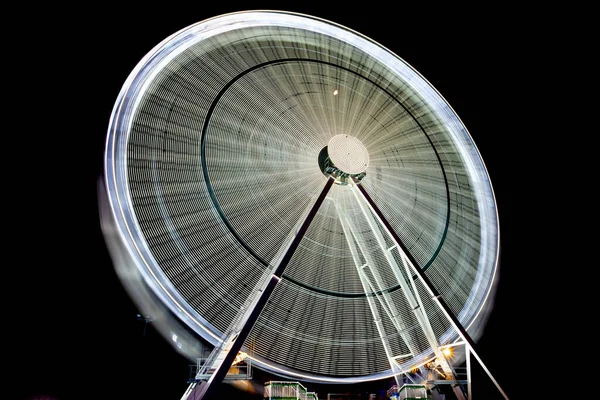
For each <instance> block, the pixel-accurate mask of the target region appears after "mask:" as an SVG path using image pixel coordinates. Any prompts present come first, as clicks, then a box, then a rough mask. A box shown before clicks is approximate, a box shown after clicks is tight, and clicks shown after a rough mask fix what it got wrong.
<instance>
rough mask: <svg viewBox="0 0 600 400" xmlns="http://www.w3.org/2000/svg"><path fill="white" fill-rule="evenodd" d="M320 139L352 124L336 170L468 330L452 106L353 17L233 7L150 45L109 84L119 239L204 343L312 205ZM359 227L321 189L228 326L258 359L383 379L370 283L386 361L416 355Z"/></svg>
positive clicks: (488, 235) (490, 205)
mask: <svg viewBox="0 0 600 400" xmlns="http://www.w3.org/2000/svg"><path fill="white" fill-rule="evenodd" d="M338 135H348V136H350V137H352V138H354V139H355V140H356V142H352V143H350V142H346V145H349V146H352V145H355V146H356V147H354V148H353V151H354V153H353V154H354V156H353V157H352V158H348V159H344V160H342V159H341V158H339V157H340V156H338V159H339V160H340V162H341V163H345V166H346V168H349V169H352V171H346V172H349V173H357V172H362V171H359V169H360V168H359V167H358V165H359V164H361V165H362V164H365V165H364V168H366V173H367V174H366V176H365V178H364V179H363V180H362V182H361V185H363V187H364V188H365V190H366V191H367V192H368V193H369V194H370V196H371V198H372V199H373V200H374V201H375V202H376V203H377V205H378V207H379V208H380V209H381V211H382V213H383V214H384V215H385V216H386V218H387V220H388V221H389V222H390V224H391V225H392V227H393V228H394V229H395V232H396V233H397V234H398V236H399V237H400V238H401V239H402V240H403V243H404V244H405V246H406V247H407V249H408V251H410V252H411V254H412V256H413V257H414V258H415V259H416V260H417V262H418V263H419V266H418V267H420V268H422V269H423V270H425V273H426V274H427V276H428V277H429V278H430V280H431V281H432V282H433V283H434V285H436V288H437V290H438V291H439V292H440V293H441V294H442V296H443V297H444V299H445V300H446V302H447V303H448V305H449V306H450V307H451V308H452V310H453V311H454V312H455V313H456V315H457V316H458V318H459V319H460V321H461V322H462V323H463V325H464V326H466V327H468V329H469V331H471V332H473V333H474V335H475V326H476V325H477V324H482V323H484V322H485V313H484V312H483V311H485V310H486V308H488V305H489V303H490V298H489V297H491V296H490V293H491V289H492V286H493V282H494V276H495V274H496V269H497V258H498V222H497V215H496V205H495V200H494V195H493V191H492V187H491V184H490V182H489V179H488V176H487V172H486V170H485V166H484V164H483V162H482V160H481V158H480V156H479V153H478V151H477V149H476V147H475V145H474V143H473V142H472V140H471V137H470V135H469V134H468V132H467V131H466V129H465V127H464V126H463V124H462V123H461V122H460V120H459V118H458V117H457V116H456V115H455V113H454V112H453V110H452V109H451V108H450V107H449V105H448V104H447V103H446V102H445V101H444V99H443V98H442V97H441V96H440V95H439V94H438V93H437V91H436V90H435V89H434V88H432V87H431V85H430V84H429V83H428V82H427V81H426V80H425V79H424V78H423V77H421V76H420V75H419V74H418V73H417V72H416V71H414V70H413V69H412V68H411V67H410V66H409V65H407V64H406V63H405V62H404V61H403V60H402V59H400V58H399V57H398V56H396V55H394V54H392V53H391V52H389V51H388V50H386V49H385V48H383V47H382V46H381V45H379V44H377V43H375V42H373V41H372V40H370V39H368V38H366V37H364V36H362V35H361V34H359V33H357V32H353V31H351V30H349V29H347V28H344V27H342V26H339V25H337V24H335V23H332V22H329V21H324V20H321V19H318V18H314V17H310V16H306V15H300V14H292V13H286V12H276V11H251V12H250V11H249V12H238V13H232V14H227V15H222V16H218V17H215V18H212V19H209V20H206V21H202V22H199V23H197V24H194V25H192V26H190V27H187V28H185V29H183V30H181V31H179V32H177V33H175V34H173V35H172V36H170V37H169V38H167V39H165V40H164V41H163V42H162V43H160V44H159V45H157V46H156V47H155V48H154V49H153V50H152V51H151V52H150V53H149V54H148V55H147V56H146V57H145V58H144V59H143V60H141V61H140V63H139V64H138V66H137V67H136V68H135V70H134V71H133V72H132V73H131V75H130V76H129V78H128V80H127V81H126V83H125V85H124V86H123V88H122V91H121V93H120V95H119V98H118V99H117V102H116V104H115V107H114V111H113V114H112V118H111V121H110V126H109V132H108V139H107V148H106V176H105V177H106V181H107V188H108V193H109V196H110V200H111V205H112V209H113V213H114V215H115V219H116V220H117V225H118V227H119V231H120V234H121V236H122V239H123V241H124V242H125V243H126V244H127V247H128V249H129V251H130V252H131V255H132V256H133V257H134V258H135V259H136V260H137V264H138V268H139V269H140V271H141V272H142V275H143V276H144V279H145V280H146V283H147V284H148V286H150V287H151V288H153V290H154V291H155V292H156V294H157V296H159V297H160V298H161V299H163V301H164V302H165V304H166V305H167V306H168V307H169V308H170V309H171V310H172V311H173V312H174V313H176V314H177V315H179V316H181V318H182V320H184V321H185V322H186V323H187V324H188V325H189V327H190V328H191V329H193V330H194V331H196V332H197V333H198V334H200V335H201V336H202V337H204V338H205V339H206V340H208V341H209V342H211V343H212V344H216V343H218V342H219V340H220V339H221V338H222V336H223V332H225V331H226V329H227V328H228V326H229V325H230V323H231V322H232V321H233V320H234V318H235V316H236V315H237V313H238V312H239V310H240V308H241V307H242V306H243V305H244V303H245V302H246V301H247V299H248V298H249V297H250V296H251V295H252V294H253V292H254V289H255V287H256V286H257V284H258V283H259V281H260V280H261V277H262V276H263V274H264V273H266V272H268V271H269V270H270V269H271V268H273V266H274V264H275V263H276V260H277V257H278V255H279V254H280V253H281V252H282V251H283V249H285V247H286V245H287V244H288V243H289V241H290V238H291V237H292V236H293V235H294V233H295V230H296V229H297V228H298V226H299V224H300V223H301V222H302V221H303V219H304V217H305V215H306V213H307V212H308V210H309V209H310V208H311V206H312V205H313V203H314V201H315V198H316V197H317V196H318V194H319V193H320V191H321V190H322V188H323V186H324V184H325V181H326V179H327V178H326V177H325V176H324V175H323V173H322V172H321V170H320V168H319V165H318V163H317V159H318V155H319V152H320V151H321V149H323V147H324V146H327V145H328V143H330V141H331V140H332V138H336V137H341V136H338ZM357 143H359V144H360V146H363V147H362V149H364V152H363V150H362V149H361V148H360V147H358V145H357ZM365 154H366V158H365ZM338 159H336V162H337V160H338ZM367 165H368V166H367ZM364 168H363V170H364ZM340 208H341V209H342V210H343V212H344V214H345V215H347V216H348V218H349V219H350V220H352V221H353V227H354V231H355V232H357V235H356V238H355V239H352V238H349V237H348V236H347V235H346V234H345V233H344V229H343V227H342V225H341V223H340V216H339V213H338V210H339V209H340ZM381 232H383V229H381ZM376 234H377V232H376V231H374V230H373V226H372V225H370V224H369V221H368V219H367V218H366V217H365V214H364V213H363V211H362V210H361V208H360V206H359V203H358V202H357V199H356V197H355V194H354V192H353V188H352V185H346V186H342V185H333V187H332V189H331V190H330V192H329V194H328V197H327V199H326V200H325V202H324V203H323V205H322V206H321V207H320V209H319V211H318V213H317V215H316V217H315V219H314V221H313V222H312V224H311V225H310V227H309V229H308V232H307V233H306V236H305V237H304V238H303V239H302V241H301V243H300V246H299V248H298V249H297V251H296V252H295V253H294V256H293V258H292V260H291V262H290V264H289V266H288V267H287V269H286V270H285V272H284V275H283V278H282V280H281V282H280V283H279V284H278V286H277V287H276V289H275V292H274V294H273V295H272V296H271V298H270V299H269V302H268V304H267V306H266V308H265V309H264V310H263V312H262V314H261V315H260V318H259V319H258V321H257V322H256V324H255V325H254V328H253V330H252V332H251V334H250V336H249V337H248V339H247V341H246V345H245V348H246V350H247V351H248V352H249V353H250V354H251V356H252V357H253V358H254V359H255V361H256V363H257V364H258V366H260V367H263V368H265V369H267V370H271V371H274V372H278V373H282V374H283V373H284V374H286V375H289V376H293V377H298V378H300V379H305V380H311V379H314V380H323V381H332V382H336V381H340V382H341V381H350V380H351V381H361V380H369V379H375V378H381V377H386V376H389V375H390V373H391V371H390V364H389V362H388V358H387V356H386V353H385V349H384V346H383V344H382V343H383V342H382V338H381V337H380V335H379V333H378V330H377V327H376V324H375V322H374V316H373V312H372V310H371V309H370V307H369V298H370V297H371V298H373V296H385V299H386V301H391V302H392V303H393V304H394V306H395V308H396V309H397V311H398V313H399V315H398V316H397V318H398V319H399V320H400V321H401V322H402V323H401V325H402V327H403V330H402V331H401V332H399V331H398V330H397V329H395V328H394V325H393V324H392V322H391V320H390V318H389V317H387V315H386V313H385V310H383V309H379V310H378V311H379V314H380V315H382V316H383V318H382V324H383V326H384V328H385V332H386V337H385V340H386V341H387V342H388V343H389V346H390V349H391V350H392V351H393V353H394V354H397V355H404V356H403V357H401V358H399V363H400V365H401V367H402V368H403V369H405V370H408V369H410V368H412V367H413V366H415V365H419V364H421V363H423V362H424V361H426V360H428V359H430V358H431V357H432V355H433V352H432V349H431V346H430V344H429V342H428V340H427V338H426V337H425V335H424V333H423V329H422V327H421V326H420V325H419V323H418V321H417V319H416V318H415V314H414V311H413V310H412V308H411V306H410V305H409V302H408V301H407V296H406V294H405V293H404V292H403V290H402V288H401V287H400V285H399V282H398V278H397V276H396V274H395V273H394V271H393V270H392V268H393V267H392V266H391V265H390V263H389V262H388V261H387V259H386V255H385V254H384V253H385V250H384V249H382V247H381V246H380V245H379V244H378V242H377V240H376ZM385 239H386V240H387V246H388V247H390V246H392V242H391V241H390V240H389V239H388V238H387V236H386V237H385ZM353 240H354V241H353ZM350 243H356V244H357V245H358V248H360V249H361V250H362V252H361V253H360V256H359V258H360V260H359V261H360V262H361V263H369V264H370V265H371V266H372V267H373V268H374V270H376V271H377V275H378V277H377V276H375V275H373V276H371V277H370V278H371V281H373V282H375V281H378V285H379V286H378V289H379V293H376V292H377V291H373V290H370V289H369V288H366V287H365V286H364V284H363V282H361V279H360V277H359V274H358V273H357V266H356V262H355V261H356V260H355V259H354V258H353V257H352V254H351V251H350V247H349V246H350ZM393 254H394V257H395V259H396V262H397V264H398V265H399V266H402V265H403V264H402V260H401V258H400V256H399V253H397V252H394V253H393ZM369 273H371V272H368V273H367V274H369ZM371 274H372V273H371ZM401 274H402V275H403V279H405V280H406V281H407V282H409V281H413V280H414V282H415V285H416V288H417V293H418V295H419V296H420V298H421V299H422V301H423V305H424V307H425V309H426V313H427V315H428V317H429V320H430V321H431V327H432V329H433V331H434V332H435V335H436V337H437V339H438V341H439V343H440V344H448V343H451V342H452V341H454V340H456V339H457V337H458V336H457V334H456V333H455V332H454V331H453V329H452V328H451V327H450V325H449V323H448V321H447V320H446V319H445V318H444V317H443V316H442V313H441V312H440V310H438V309H437V307H436V306H435V304H434V303H433V301H432V300H431V299H429V297H428V296H427V291H426V290H425V289H424V287H423V286H422V284H421V283H420V281H419V280H417V279H415V277H414V276H412V275H407V274H406V271H405V270H404V268H403V267H401ZM375 304H380V303H378V302H376V303H375ZM378 307H379V305H378ZM475 337H477V336H476V335H475Z"/></svg>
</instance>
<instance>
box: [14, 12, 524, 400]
mask: <svg viewBox="0 0 600 400" xmlns="http://www.w3.org/2000/svg"><path fill="white" fill-rule="evenodd" d="M191 4H193V6H190V4H185V3H178V2H166V3H164V4H162V3H161V4H160V8H159V7H158V6H157V5H149V4H139V5H137V6H134V5H132V4H113V5H107V4H101V5H100V4H98V5H97V6H94V5H88V6H85V7H84V8H77V7H66V6H62V7H61V6H52V7H51V6H45V7H44V8H42V9H40V8H35V10H29V12H27V13H24V14H22V15H16V16H15V19H17V20H18V22H20V23H21V24H20V26H21V28H20V29H21V35H20V36H19V39H18V40H16V43H17V46H16V47H18V48H19V51H18V52H15V53H13V54H11V55H12V56H11V57H10V58H9V61H7V62H6V63H7V66H8V68H9V69H10V70H12V71H15V72H16V73H15V74H14V76H18V78H15V79H14V80H13V82H11V83H12V84H13V85H16V86H17V89H18V90H17V93H16V94H15V95H14V97H13V102H12V103H13V104H14V105H16V107H15V108H16V112H15V113H14V114H11V115H10V116H11V120H13V121H16V126H15V127H13V128H10V131H9V132H8V133H7V136H9V137H10V140H14V141H15V142H16V145H14V146H8V147H7V148H8V151H7V152H6V157H10V159H11V160H19V161H13V162H11V163H10V165H11V167H10V168H8V169H7V172H6V175H5V177H6V180H5V184H6V187H8V188H10V191H8V193H9V194H8V195H5V201H8V203H9V204H10V206H9V207H7V208H6V221H8V223H7V224H6V225H5V229H6V232H7V234H8V237H9V240H8V241H7V242H5V246H6V247H5V252H6V253H7V254H8V255H10V257H8V258H6V259H5V262H6V263H7V264H6V265H5V269H6V271H9V272H8V274H7V280H6V281H5V282H4V286H5V290H6V291H5V293H6V294H9V296H7V298H9V300H8V302H7V303H6V304H7V306H6V309H7V311H8V312H7V313H6V314H5V317H6V318H5V320H4V323H3V327H4V332H5V335H4V337H5V339H4V341H5V348H6V354H7V355H8V356H9V359H8V360H6V359H5V361H6V362H7V365H9V366H10V368H9V373H8V375H7V377H8V379H7V381H6V382H7V383H8V388H7V390H8V392H9V393H12V394H13V395H12V396H9V398H15V399H28V400H31V399H65V400H66V399H165V400H167V399H169V400H171V399H179V398H180V397H181V395H182V394H183V392H184V391H185V389H186V387H187V382H186V380H187V378H188V376H189V364H190V362H189V361H188V360H186V359H184V358H182V356H180V355H179V354H177V353H176V352H175V351H174V350H173V349H172V348H171V347H170V345H169V344H168V343H167V342H166V341H165V340H164V339H163V338H162V336H160V335H159V333H158V332H157V331H155V330H154V328H153V327H152V324H149V325H148V329H147V331H146V334H145V335H144V334H143V332H144V327H143V324H142V323H141V322H140V321H138V320H137V318H136V314H137V312H138V310H137V309H136V307H135V306H134V304H133V302H132V301H131V300H130V299H129V297H128V295H127V293H126V292H125V291H124V289H123V288H122V286H121V284H120V282H119V280H118V278H117V276H116V274H115V272H114V269H113V266H112V264H111V260H110V258H109V255H108V252H107V249H106V247H105V244H104V239H103V236H102V233H101V229H100V220H99V216H98V197H97V180H98V178H99V177H100V176H101V174H102V172H103V170H102V162H103V156H104V144H105V139H106V131H107V128H108V122H109V117H110V114H111V111H112V107H113V105H114V103H115V101H116V98H117V95H118V94H119V91H120V89H121V86H122V85H123V83H124V81H125V80H126V78H127V77H128V75H129V74H130V72H131V71H132V70H133V68H134V67H135V66H136V64H137V63H138V62H139V60H140V59H141V58H142V57H143V56H144V55H145V54H146V53H147V52H149V51H150V50H151V49H152V48H153V47H154V46H155V45H157V44H158V43H159V42H160V41H162V40H163V39H164V38H166V37H167V36H169V35H171V34H172V33H175V32H176V31H178V30H180V29H182V28H184V27H186V26H188V25H191V24H193V23H195V22H198V21H201V20H203V19H206V18H209V17H212V16H216V15H219V14H223V13H226V12H231V11H237V10H247V9H280V10H287V11H296V12H301V13H306V14H311V15H314V16H318V17H321V18H325V19H328V20H331V21H334V22H337V23H340V24H342V25H345V26H347V27H349V28H351V29H354V30H356V31H358V32H360V33H362V34H364V35H366V36H368V37H370V38H371V39H373V40H375V41H377V42H379V43H380V44H382V45H384V46H385V47H387V48H388V49H390V50H391V51H393V52H394V53H396V54H397V55H399V56H400V57H401V58H402V59H404V60H405V61H407V62H408V63H409V64H410V65H412V66H413V67H414V68H415V69H416V70H417V71H419V72H420V73H421V74H422V75H423V76H424V77H425V78H426V79H427V80H428V81H429V82H430V83H431V84H432V85H433V86H434V87H435V88H436V89H437V90H438V91H439V92H440V93H441V94H442V96H443V97H444V98H445V99H446V100H447V101H448V102H449V104H450V105H451V106H452V107H453V108H454V110H455V111H456V113H457V114H458V115H459V117H460V118H461V119H462V120H463V122H464V124H465V126H466V127H467V129H468V130H469V132H470V133H471V135H472V137H473V139H474V141H475V143H476V145H477V147H478V149H479V151H480V152H481V155H482V158H483V160H484V162H485V164H486V166H487V168H488V172H489V175H490V178H491V182H492V185H493V187H494V191H495V195H496V198H497V204H498V212H499V217H500V230H501V264H500V281H499V287H498V292H497V296H496V301H495V308H494V311H493V313H492V315H491V317H490V319H489V322H488V324H487V326H486V329H485V332H484V335H483V337H482V338H481V340H480V341H479V342H478V346H479V354H480V356H481V357H482V359H483V360H484V362H485V364H486V366H487V367H488V368H489V369H490V371H491V372H492V374H493V375H494V377H495V378H496V379H497V380H498V382H499V383H500V385H501V386H502V388H503V389H504V390H505V392H506V393H507V395H508V396H509V397H510V398H511V399H519V398H525V397H526V396H525V395H521V394H520V393H519V390H520V389H519V385H520V384H521V378H520V377H519V372H520V371H519V369H520V367H517V365H518V364H519V361H520V360H523V359H525V358H526V357H527V355H528V354H531V349H529V348H528V346H527V343H528V341H527V340H525V338H526V337H527V334H528V330H529V329H530V328H528V327H527V324H528V321H527V320H526V310H527V308H528V306H529V303H528V301H529V300H528V298H527V297H526V295H527V294H528V293H527V291H528V290H529V288H528V284H527V283H526V281H527V271H528V269H529V268H530V267H529V266H528V265H526V263H525V261H524V260H523V259H522V258H521V256H520V254H521V251H522V250H523V249H522V246H521V241H522V238H523V237H525V236H526V235H527V219H526V218H524V217H523V215H526V213H527V210H524V205H523V204H522V203H521V202H519V203H518V202H517V199H518V196H517V193H518V192H517V186H516V185H517V183H515V182H517V181H522V180H523V179H524V178H525V177H526V175H527V172H526V171H523V170H522V169H521V168H520V157H521V153H520V150H519V148H520V146H519V145H518V143H519V138H520V137H521V136H522V135H525V134H526V132H523V131H522V130H520V128H519V124H517V123H515V121H518V119H519V118H520V111H519V110H520V108H519V107H520V103H522V102H526V97H527V96H526V95H521V96H518V95H516V93H519V92H520V91H522V86H520V84H519V83H518V82H520V80H521V79H522V77H521V74H522V72H521V71H523V68H522V67H523V61H522V60H523V58H522V53H523V52H526V49H525V48H526V46H525V45H524V42H526V40H525V39H524V38H523V36H522V35H521V34H520V33H519V31H518V27H519V25H520V19H519V10H518V9H510V10H507V9H493V8H489V9H487V10H479V9H477V8H469V9H467V8H466V7H465V8H464V9H461V8H452V7H447V8H443V9H440V8H438V7H436V6H433V5H430V6H429V5H424V6H423V7H415V8H405V6H404V5H402V4H400V3H389V4H388V3H378V2H372V3H367V4H361V7H353V6H351V5H350V3H347V4H346V3H343V4H340V6H339V7H336V6H335V4H333V3H327V6H326V7H325V6H324V5H313V6H309V5H307V4H303V3H301V2H288V3H285V2H280V3H271V4H269V3H264V2H263V3H260V2H246V3H243V4H242V5H238V6H234V5H231V4H228V5H225V4H223V5H215V4H212V5H207V4H205V3H200V2H196V3H191ZM392 5H393V7H392ZM7 18H9V17H7ZM12 76H13V75H10V74H9V75H8V76H7V80H9V81H10V80H12V79H11V78H12ZM517 215H520V216H519V217H517ZM9 260H10V261H9ZM472 366H473V369H474V371H473V398H474V399H475V400H493V399H496V398H497V399H501V398H502V397H501V395H500V394H499V392H498V391H497V389H496V388H495V387H494V385H493V383H492V382H491V381H490V380H489V378H488V376H487V375H486V374H485V373H484V372H483V371H482V370H481V368H480V367H479V364H477V362H475V361H474V363H473V364H472ZM268 379H279V378H278V377H271V376H268V375H267V374H264V373H262V372H260V371H255V379H254V383H255V384H257V385H258V386H261V385H262V383H263V382H264V381H265V380H268ZM305 385H306V386H307V387H308V388H309V390H313V391H317V392H318V393H319V395H320V396H321V398H325V399H326V398H327V393H328V392H335V393H340V392H360V391H365V390H369V391H370V392H372V393H375V392H377V391H379V390H385V389H387V388H388V387H389V386H390V385H391V382H390V381H385V382H379V383H373V384H371V385H361V386H359V387H331V388H329V387H323V386H321V385H315V384H311V383H305ZM367 386H369V387H367ZM244 396H245V397H244ZM246 397H247V398H261V396H254V397H251V396H250V395H249V394H245V393H244V392H239V391H237V390H235V389H234V388H232V387H231V386H230V385H223V386H222V390H221V398H223V399H229V398H232V399H233V398H239V399H242V398H246ZM528 398H529V397H528Z"/></svg>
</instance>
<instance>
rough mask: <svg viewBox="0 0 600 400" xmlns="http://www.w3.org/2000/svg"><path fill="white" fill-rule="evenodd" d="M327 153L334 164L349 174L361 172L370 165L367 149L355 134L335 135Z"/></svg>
mask: <svg viewBox="0 0 600 400" xmlns="http://www.w3.org/2000/svg"><path fill="white" fill-rule="evenodd" d="M327 153H328V154H329V158H330V159H331V161H332V162H333V164H334V165H335V166H336V167H337V168H338V169H339V170H341V171H342V172H345V173H347V174H349V175H356V174H360V173H361V172H364V171H365V170H366V169H367V166H368V165H369V153H368V152H367V149H366V148H365V146H364V145H363V144H362V143H361V142H360V140H358V139H357V138H355V137H354V136H350V135H344V134H342V135H335V136H334V137H332V138H331V140H330V141H329V144H328V145H327Z"/></svg>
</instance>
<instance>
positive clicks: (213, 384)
mask: <svg viewBox="0 0 600 400" xmlns="http://www.w3.org/2000/svg"><path fill="white" fill-rule="evenodd" d="M333 182H334V179H333V178H332V177H329V178H328V179H327V183H326V184H325V187H324V188H323V190H322V191H321V194H319V197H318V198H317V200H316V201H315V204H314V205H313V206H312V208H311V209H310V211H309V212H308V214H307V216H306V219H305V220H304V222H303V223H302V225H301V226H300V228H298V230H297V232H296V234H295V235H294V237H293V239H292V240H291V241H290V243H289V245H288V247H287V249H285V250H284V251H283V252H282V253H281V256H280V258H279V260H278V262H277V263H276V266H275V268H274V269H273V272H272V274H271V276H270V279H268V280H266V284H263V289H262V292H261V293H260V294H259V295H257V296H255V298H254V300H253V301H252V303H251V304H250V306H249V307H248V308H247V309H246V310H245V311H244V312H243V313H242V314H241V315H242V317H241V318H240V319H239V320H237V323H235V322H234V323H232V325H234V327H233V329H231V333H230V334H229V335H227V337H226V338H225V340H223V342H222V344H221V345H220V346H218V348H215V350H213V353H211V356H210V357H209V359H210V360H212V361H211V365H209V367H212V368H214V369H215V371H214V372H213V373H212V374H211V376H210V378H209V379H208V380H207V381H206V382H202V383H201V384H200V386H199V387H195V388H191V385H190V388H188V390H187V391H186V394H184V396H185V397H184V398H185V399H190V400H191V399H194V400H200V399H202V400H209V399H211V398H213V396H214V394H215V393H216V390H217V387H218V386H219V385H220V384H221V382H222V381H223V378H225V376H226V375H227V371H229V368H230V367H231V364H232V363H233V361H234V359H235V357H236V356H237V354H238V352H239V351H240V349H241V348H242V345H243V344H244V342H245V340H246V338H247V337H248V335H249V334H250V331H251V330H252V327H253V326H254V323H255V322H256V320H257V319H258V317H259V315H260V313H261V312H262V310H263V308H264V307H265V305H266V304H267V301H268V300H269V297H270V296H271V294H272V293H273V291H274V290H275V286H276V285H277V284H278V283H279V281H280V280H281V276H282V275H283V271H284V270H285V268H286V267H287V265H288V263H289V262H290V260H291V258H292V256H293V254H294V252H295V251H296V249H297V248H298V245H299V244H300V241H301V240H302V238H303V237H304V235H305V234H306V231H307V230H308V227H309V226H310V224H311V222H312V220H313V218H314V217H315V215H316V214H317V211H318V210H319V208H320V207H321V204H322V203H323V200H325V197H326V196H327V193H328V192H329V189H331V186H332V184H333ZM259 285H260V284H259ZM259 291H260V289H259ZM207 364H208V362H207Z"/></svg>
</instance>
